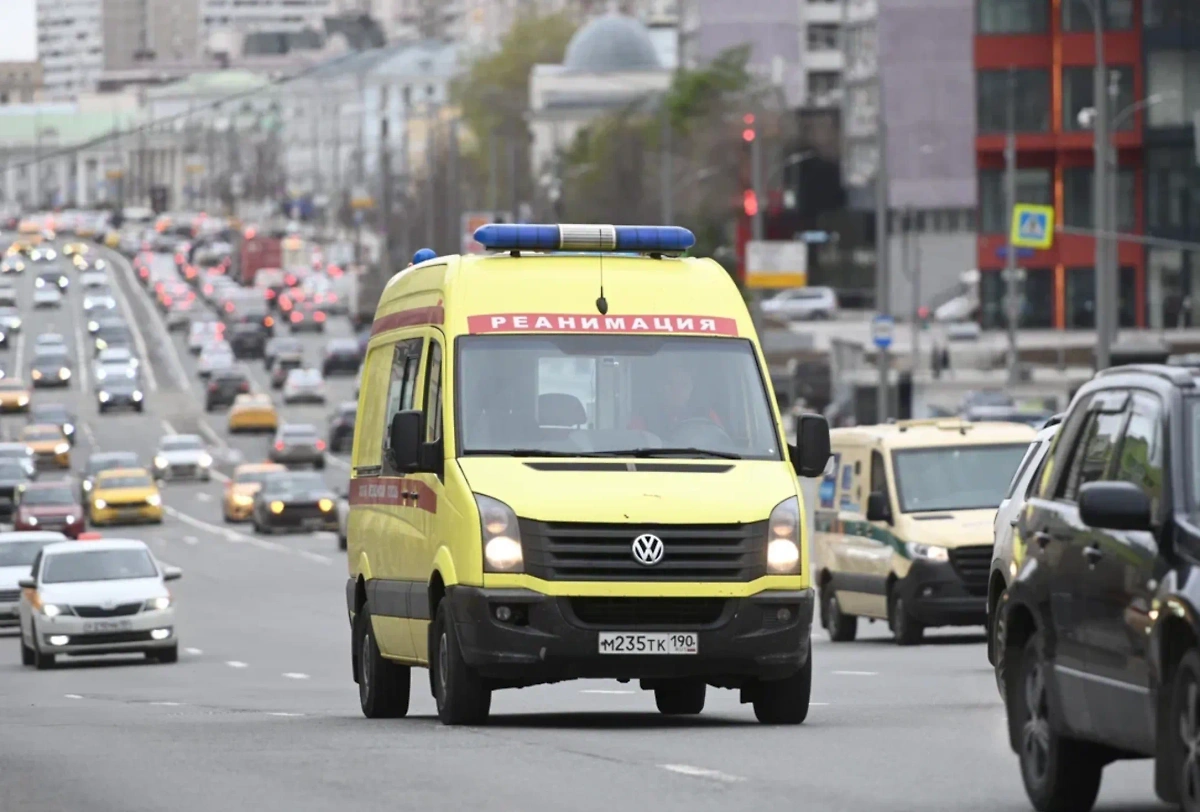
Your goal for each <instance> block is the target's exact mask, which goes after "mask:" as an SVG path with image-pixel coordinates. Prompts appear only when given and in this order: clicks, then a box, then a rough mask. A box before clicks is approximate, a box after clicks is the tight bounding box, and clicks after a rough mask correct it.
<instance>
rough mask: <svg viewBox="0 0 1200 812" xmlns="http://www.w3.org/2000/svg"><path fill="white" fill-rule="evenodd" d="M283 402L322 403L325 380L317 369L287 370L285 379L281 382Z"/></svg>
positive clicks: (289, 403) (288, 403) (323, 400)
mask: <svg viewBox="0 0 1200 812" xmlns="http://www.w3.org/2000/svg"><path fill="white" fill-rule="evenodd" d="M283 402H284V403H285V404H287V405H291V404H293V403H324V402H325V379H324V378H323V377H322V376H321V370H319V369H293V370H289V371H288V374H287V379H286V380H285V381H284V382H283Z"/></svg>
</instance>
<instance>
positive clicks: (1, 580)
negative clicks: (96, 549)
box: [0, 530, 67, 629]
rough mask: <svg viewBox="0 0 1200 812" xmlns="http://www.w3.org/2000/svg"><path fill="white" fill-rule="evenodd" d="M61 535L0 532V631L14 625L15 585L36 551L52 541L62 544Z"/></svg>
mask: <svg viewBox="0 0 1200 812" xmlns="http://www.w3.org/2000/svg"><path fill="white" fill-rule="evenodd" d="M66 540H67V537H66V536H64V535H63V534H62V533H54V532H50V531H47V530H27V531H22V532H19V533H0V629H3V628H5V627H9V626H16V625H17V624H18V622H19V621H18V618H17V602H18V601H19V600H20V599H21V588H20V587H19V586H17V582H18V581H20V580H21V579H22V578H26V577H28V576H29V573H30V572H31V571H32V568H33V560H34V559H35V558H37V554H38V551H39V550H41V549H42V548H43V547H45V546H46V545H47V544H51V543H53V542H56V541H66Z"/></svg>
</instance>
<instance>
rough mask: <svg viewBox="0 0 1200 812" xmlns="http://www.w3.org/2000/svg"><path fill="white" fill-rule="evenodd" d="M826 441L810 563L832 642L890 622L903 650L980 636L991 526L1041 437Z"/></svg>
mask: <svg viewBox="0 0 1200 812" xmlns="http://www.w3.org/2000/svg"><path fill="white" fill-rule="evenodd" d="M831 435H832V457H831V459H830V460H829V465H828V466H827V468H826V470H825V475H824V478H823V479H822V481H821V484H820V486H819V489H818V503H819V504H818V505H817V508H816V511H815V513H814V526H815V533H814V535H815V539H814V546H815V548H814V553H813V570H814V571H815V572H816V584H817V586H818V588H819V590H820V600H821V607H820V618H821V625H822V626H823V627H824V628H825V630H826V631H827V632H828V633H829V636H830V638H831V639H832V640H833V641H834V642H845V641H849V640H853V639H854V638H855V636H856V635H857V633H858V619H859V618H860V617H861V618H867V619H870V620H885V621H887V623H888V628H889V629H891V631H892V633H893V634H894V635H895V637H896V642H897V643H899V644H900V645H915V644H918V643H920V642H921V640H922V639H923V637H924V633H925V629H926V628H930V627H935V626H975V625H978V626H983V625H984V624H985V623H986V621H987V586H988V572H989V568H990V566H991V561H992V541H993V536H992V533H993V519H994V518H995V515H996V509H997V508H998V507H999V506H1000V502H1001V500H1002V499H1004V494H1005V492H1006V491H1007V489H1008V483H1009V480H1011V479H1012V475H1013V473H1014V472H1015V471H1016V470H1017V466H1018V465H1019V464H1020V463H1021V458H1022V457H1023V456H1024V455H1025V452H1026V450H1028V448H1029V444H1030V443H1031V442H1033V439H1034V437H1035V436H1036V435H1037V432H1036V431H1035V430H1034V429H1033V428H1031V427H1030V426H1027V425H1023V424H1020V423H1000V422H995V423H988V422H978V423H972V422H967V421H964V420H959V419H933V420H902V421H899V422H896V423H888V424H884V425H878V426H862V427H857V428H846V429H835V430H834V431H832V432H831Z"/></svg>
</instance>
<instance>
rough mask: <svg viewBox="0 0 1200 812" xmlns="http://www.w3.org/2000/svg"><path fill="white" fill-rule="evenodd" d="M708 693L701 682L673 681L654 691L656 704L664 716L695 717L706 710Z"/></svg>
mask: <svg viewBox="0 0 1200 812" xmlns="http://www.w3.org/2000/svg"><path fill="white" fill-rule="evenodd" d="M707 691H708V686H707V685H705V684H704V683H703V682H700V681H699V680H672V681H671V682H669V683H668V684H666V685H663V686H661V687H658V688H655V689H654V704H655V705H657V706H658V712H659V713H661V714H663V715H664V716H695V715H696V714H698V713H700V712H701V711H703V710H704V695H705V694H706V693H707Z"/></svg>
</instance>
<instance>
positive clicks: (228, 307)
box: [225, 302, 233, 313]
mask: <svg viewBox="0 0 1200 812" xmlns="http://www.w3.org/2000/svg"><path fill="white" fill-rule="evenodd" d="M225 312H226V313H232V312H233V302H226V303H225Z"/></svg>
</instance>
